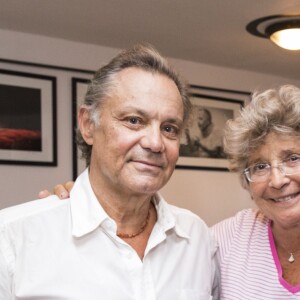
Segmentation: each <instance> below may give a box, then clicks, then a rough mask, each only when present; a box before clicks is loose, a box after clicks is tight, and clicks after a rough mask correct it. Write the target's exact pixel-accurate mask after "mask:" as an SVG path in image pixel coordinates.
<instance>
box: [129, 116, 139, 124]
mask: <svg viewBox="0 0 300 300" xmlns="http://www.w3.org/2000/svg"><path fill="white" fill-rule="evenodd" d="M128 122H129V123H131V124H139V123H140V119H139V118H137V117H130V118H128Z"/></svg>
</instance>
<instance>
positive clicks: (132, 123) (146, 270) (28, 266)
mask: <svg viewBox="0 0 300 300" xmlns="http://www.w3.org/2000/svg"><path fill="white" fill-rule="evenodd" d="M189 110H190V102H189V99H188V96H187V90H186V87H185V85H184V84H183V83H182V81H181V80H180V79H179V77H178V76H177V75H176V74H175V72H174V71H172V69H171V68H170V67H169V66H168V64H167V62H166V61H165V60H164V59H163V58H162V57H161V56H160V55H159V54H158V53H157V52H156V51H155V50H154V49H153V48H152V47H150V46H145V45H137V46H134V47H133V48H132V49H129V50H125V51H123V52H121V53H120V54H119V55H118V56H117V57H115V58H114V59H113V60H112V61H111V62H109V63H108V64H107V65H106V66H104V67H102V68H101V69H100V70H99V71H98V72H96V74H95V76H94V78H93V79H92V81H91V83H90V85H89V87H88V90H87V94H86V97H85V102H84V105H83V106H82V107H81V108H80V111H79V115H78V124H79V129H80V133H79V146H80V148H81V150H82V153H83V157H84V158H85V159H86V162H87V165H88V169H87V170H86V171H85V172H84V173H83V174H81V175H80V176H79V177H78V178H77V180H76V182H75V185H74V187H73V189H72V192H71V195H70V199H69V200H67V201H58V199H57V198H56V199H53V197H55V196H52V197H49V198H46V199H44V200H36V201H33V202H30V203H27V204H23V205H21V206H17V207H13V208H9V209H6V210H3V211H2V212H1V213H0V299H3V300H6V299H7V300H8V299H16V298H18V299H29V298H30V299H33V298H35V299H72V300H76V299H80V300H82V299H89V300H93V299H122V300H124V299H125V300H126V299H163V300H165V299H166V300H167V299H170V300H171V299H172V300H173V299H212V297H213V299H218V292H219V291H218V277H219V276H218V272H217V269H216V246H215V243H214V241H213V240H212V239H211V236H210V233H209V231H208V229H207V227H206V225H205V224H204V223H203V221H202V220H200V219H199V218H198V217H197V216H196V215H194V214H192V213H191V212H189V211H187V210H183V209H180V208H177V207H174V206H171V205H168V204H167V203H166V202H165V200H164V199H163V198H162V197H161V196H160V195H159V194H158V193H157V192H158V190H159V189H161V188H162V187H163V186H164V185H165V184H166V183H167V181H168V180H169V178H170V176H171V175H172V173H173V171H174V168H175V164H176V161H177V159H178V152H179V139H180V133H181V132H182V130H183V127H184V124H185V122H186V120H187V118H188V114H189ZM55 200H56V201H55Z"/></svg>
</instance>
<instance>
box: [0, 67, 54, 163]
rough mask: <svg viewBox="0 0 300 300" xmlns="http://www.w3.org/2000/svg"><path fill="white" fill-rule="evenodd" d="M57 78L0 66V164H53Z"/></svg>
mask: <svg viewBox="0 0 300 300" xmlns="http://www.w3.org/2000/svg"><path fill="white" fill-rule="evenodd" d="M56 97H57V96H56V77H53V76H47V75H41V74H36V73H27V72H23V71H22V72H20V71H16V70H8V69H2V68H1V69H0V164H12V165H34V166H56V165H57V124H56V122H57V119H56V101H57V99H56Z"/></svg>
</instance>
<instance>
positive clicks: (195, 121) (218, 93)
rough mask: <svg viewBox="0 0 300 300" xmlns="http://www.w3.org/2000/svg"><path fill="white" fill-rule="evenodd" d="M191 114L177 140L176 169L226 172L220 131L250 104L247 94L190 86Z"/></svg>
mask: <svg viewBox="0 0 300 300" xmlns="http://www.w3.org/2000/svg"><path fill="white" fill-rule="evenodd" d="M190 99H191V102H192V105H193V107H192V114H191V119H190V121H189V124H188V126H187V128H186V130H185V132H183V135H182V138H181V141H180V154H179V155H180V156H179V159H178V162H177V165H176V168H177V169H200V170H201V169H202V170H214V171H228V161H227V159H226V155H225V153H224V150H223V143H222V141H223V129H224V126H225V123H226V121H227V120H228V119H232V118H234V117H235V116H236V115H237V113H238V112H239V110H240V109H241V108H242V107H243V106H244V105H245V104H246V103H247V102H248V101H250V93H249V92H244V91H234V90H226V89H218V88H211V87H203V86H196V85H191V86H190Z"/></svg>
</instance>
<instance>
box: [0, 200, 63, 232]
mask: <svg viewBox="0 0 300 300" xmlns="http://www.w3.org/2000/svg"><path fill="white" fill-rule="evenodd" d="M68 203H69V201H66V200H64V201H61V200H59V198H58V197H57V196H54V195H52V196H49V197H47V198H44V199H37V200H32V201H29V202H25V203H22V204H19V205H15V206H11V207H8V208H4V209H2V210H0V227H1V226H5V225H8V224H13V223H16V222H18V221H23V220H25V219H30V218H33V217H35V216H39V215H45V214H47V213H49V212H51V211H53V210H55V209H57V208H59V207H63V206H66V205H68Z"/></svg>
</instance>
